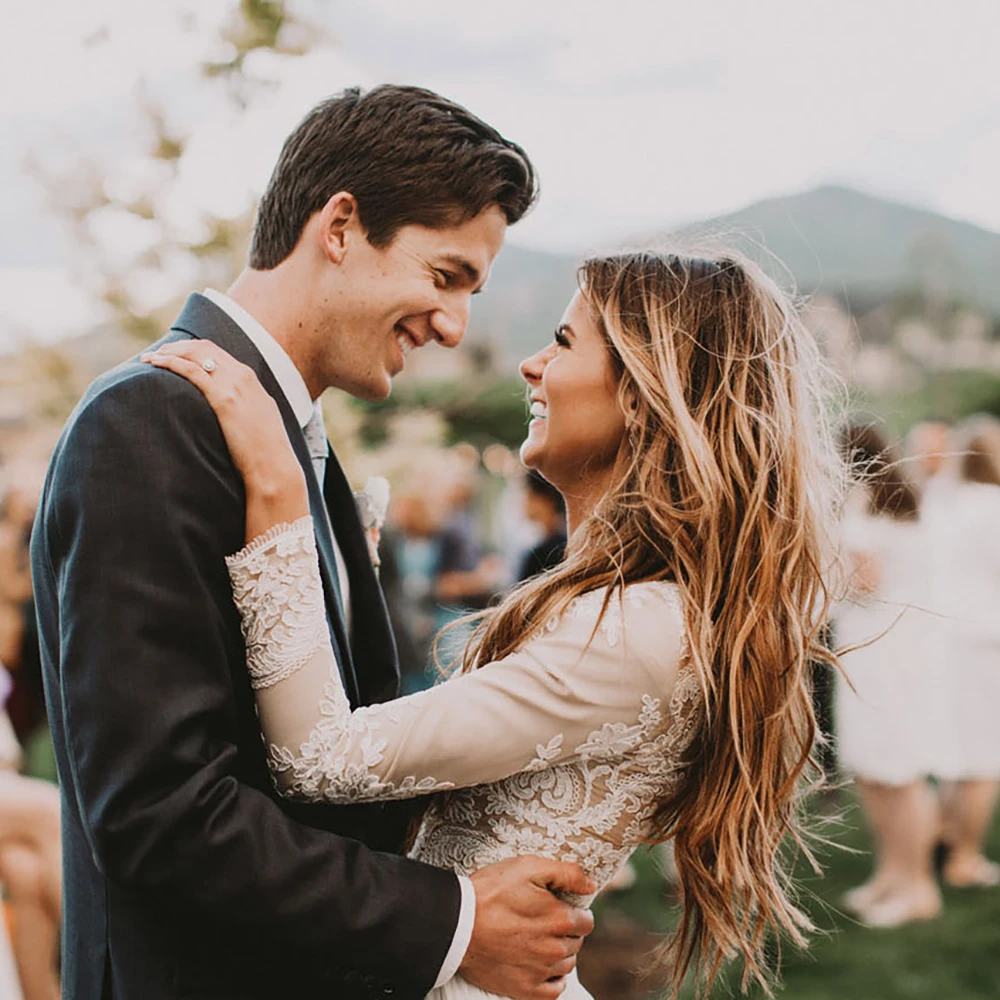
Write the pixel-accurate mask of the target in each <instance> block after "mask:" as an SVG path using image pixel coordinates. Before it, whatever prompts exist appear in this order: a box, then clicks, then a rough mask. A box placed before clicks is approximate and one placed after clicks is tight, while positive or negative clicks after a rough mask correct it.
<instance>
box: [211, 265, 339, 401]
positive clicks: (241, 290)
mask: <svg viewBox="0 0 1000 1000" xmlns="http://www.w3.org/2000/svg"><path fill="white" fill-rule="evenodd" d="M281 269H282V266H281V265H280V264H279V265H278V267H276V268H274V269H273V270H271V271H255V270H253V269H252V268H245V269H244V270H243V271H242V272H241V274H240V275H239V277H238V278H237V279H236V281H234V282H233V284H232V285H231V286H230V288H229V291H228V292H227V293H226V294H227V295H229V297H230V298H231V299H232V300H233V301H234V302H235V303H236V304H237V305H238V306H240V307H241V308H242V309H245V310H246V311H247V312H248V313H249V314H250V315H251V316H253V318H254V319H255V320H257V322H258V323H260V325H261V326H262V327H263V328H264V329H265V330H266V331H267V332H268V333H269V334H270V335H271V336H272V337H273V338H274V339H275V340H276V341H277V342H278V344H280V345H281V348H282V349H283V350H284V352H285V353H286V354H287V355H288V357H289V358H290V359H291V361H292V364H294V365H295V367H296V368H297V369H298V371H299V374H300V375H301V376H302V379H303V381H304V382H305V383H306V387H307V388H308V389H309V394H310V396H312V398H313V399H318V398H319V397H320V396H321V395H322V393H323V390H324V389H325V388H326V386H325V385H317V384H314V383H316V382H317V381H318V380H317V379H316V377H315V370H314V369H315V365H313V364H312V363H311V359H310V356H309V353H308V351H307V349H306V348H307V337H306V336H305V335H304V333H305V331H307V330H308V329H309V325H310V317H309V316H308V315H307V314H306V313H304V312H299V311H297V303H300V302H303V301H308V300H307V299H303V298H302V296H301V295H299V294H298V293H297V292H296V291H295V290H294V289H293V288H290V287H289V284H290V282H289V277H290V276H289V275H287V274H284V273H279V272H281Z"/></svg>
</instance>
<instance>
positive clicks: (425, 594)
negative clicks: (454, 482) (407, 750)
mask: <svg viewBox="0 0 1000 1000" xmlns="http://www.w3.org/2000/svg"><path fill="white" fill-rule="evenodd" d="M389 517H390V521H389V525H388V526H387V530H386V531H385V532H384V533H383V539H386V538H389V539H390V540H391V541H390V544H391V545H393V547H394V551H395V555H396V564H397V569H398V577H399V583H398V593H399V613H400V617H401V618H402V619H403V621H404V623H405V628H406V635H407V639H408V645H407V650H408V655H401V657H400V663H399V667H400V674H401V675H402V679H401V687H402V691H403V693H404V694H413V693H414V692H416V691H422V690H424V689H425V688H428V687H430V686H431V684H432V683H433V682H434V676H435V675H434V673H433V671H431V670H429V669H428V668H429V664H430V659H431V646H432V643H433V641H434V607H435V601H434V573H435V569H436V567H437V564H438V546H439V536H440V532H441V511H440V509H439V506H438V505H436V504H435V503H434V502H433V501H432V499H431V497H430V495H429V494H428V492H427V491H426V490H424V489H419V488H411V489H410V490H407V491H404V492H401V493H399V494H398V495H396V496H394V497H393V500H392V504H391V506H390V508H389ZM401 652H403V651H401Z"/></svg>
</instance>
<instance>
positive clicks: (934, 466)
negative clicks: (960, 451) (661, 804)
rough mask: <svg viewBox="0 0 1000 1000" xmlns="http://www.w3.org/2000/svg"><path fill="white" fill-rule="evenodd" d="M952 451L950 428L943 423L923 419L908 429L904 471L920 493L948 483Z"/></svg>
mask: <svg viewBox="0 0 1000 1000" xmlns="http://www.w3.org/2000/svg"><path fill="white" fill-rule="evenodd" d="M951 450H952V441H951V428H950V427H949V426H948V425H947V424H946V423H945V422H944V421H942V420H925V421H923V422H922V423H919V424H914V425H913V427H911V428H910V430H909V432H908V433H907V435H906V456H907V463H906V471H907V474H908V475H909V477H910V479H911V480H912V481H913V482H915V483H916V485H917V487H918V488H919V489H920V491H921V493H923V494H926V493H928V490H929V488H933V489H937V488H938V487H941V486H944V485H946V484H947V482H948V481H949V479H950V476H949V475H948V472H949V468H950V463H949V462H948V457H949V455H950V453H951Z"/></svg>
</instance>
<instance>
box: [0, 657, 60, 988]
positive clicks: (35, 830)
mask: <svg viewBox="0 0 1000 1000" xmlns="http://www.w3.org/2000/svg"><path fill="white" fill-rule="evenodd" d="M10 687H11V682H10V677H9V675H8V674H7V671H6V670H5V669H4V667H3V665H2V664H0V886H2V888H3V890H4V891H5V893H6V896H7V899H8V901H9V903H10V905H11V908H12V909H13V911H14V931H13V934H12V936H11V937H12V940H11V944H12V946H13V952H14V960H15V962H16V963H17V972H18V976H19V978H20V981H21V992H22V993H23V995H24V1000H59V974H58V972H57V961H58V958H57V952H58V942H59V922H60V917H61V913H62V885H61V877H62V848H61V843H60V823H59V791H58V789H56V787H55V786H54V785H51V784H49V783H48V782H46V781H38V780H36V779H34V778H26V777H24V776H23V775H22V774H20V773H19V772H18V768H19V766H20V762H21V746H20V744H19V743H18V741H17V736H15V734H14V729H13V726H11V723H10V719H9V717H8V716H7V712H6V709H5V707H4V706H5V705H6V701H7V696H8V694H9V693H10ZM4 933H5V930H4V928H3V927H0V934H4Z"/></svg>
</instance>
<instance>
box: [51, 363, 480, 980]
mask: <svg viewBox="0 0 1000 1000" xmlns="http://www.w3.org/2000/svg"><path fill="white" fill-rule="evenodd" d="M243 517H244V512H243V494H242V486H241V484H240V481H239V477H238V476H237V475H236V474H235V471H234V470H233V468H232V465H231V462H230V459H229V455H228V452H227V450H226V447H225V443H224V441H223V438H222V434H221V432H220V430H219V427H218V424H217V423H216V421H215V417H214V416H213V414H212V412H211V410H210V409H209V407H208V405H207V404H206V403H205V401H204V399H203V398H202V396H201V394H200V393H199V392H198V391H197V390H196V389H194V387H193V386H190V385H189V384H188V383H187V382H185V381H184V380H182V379H179V378H177V377H176V376H174V375H171V374H169V373H164V372H157V371H155V370H154V369H143V370H142V371H141V372H139V373H136V374H134V375H126V376H125V377H124V378H123V379H121V380H120V381H118V382H117V383H115V384H113V385H111V386H110V387H108V388H106V389H105V390H104V391H103V392H102V393H101V394H100V395H98V396H97V397H96V398H95V399H93V400H92V401H91V402H90V403H89V404H87V405H86V407H85V408H84V409H83V411H82V412H81V413H80V414H79V415H78V416H77V418H76V420H75V423H74V425H73V428H72V429H71V431H70V432H69V435H68V438H67V440H66V442H65V444H64V447H63V449H62V451H61V453H60V456H59V458H58V459H57V464H56V467H55V468H54V471H53V481H52V485H51V489H50V493H49V503H48V507H47V510H46V513H45V517H44V530H45V533H46V541H47V548H48V552H49V555H50V560H51V562H52V566H51V569H52V571H53V573H54V575H55V578H56V580H57V581H58V587H59V606H60V614H61V620H60V633H61V635H60V638H61V663H60V671H61V678H60V681H61V702H60V704H59V706H58V709H59V711H60V712H61V714H62V721H63V723H64V726H65V732H66V738H67V742H68V745H69V759H70V761H71V774H70V775H69V778H70V779H71V784H72V788H71V789H70V790H68V794H71V795H73V796H75V798H76V801H77V803H78V806H79V812H80V815H81V817H82V820H83V823H84V826H85V832H86V835H87V837H88V839H89V842H90V846H91V850H92V852H93V855H94V858H95V860H96V862H97V864H98V865H99V866H100V868H101V869H102V870H103V871H104V873H105V874H106V876H107V877H108V878H109V879H111V880H113V881H115V882H117V883H119V884H121V885H124V886H127V887H129V888H130V889H132V890H136V891H139V892H145V893H149V894H150V895H151V896H152V897H155V898H157V899H159V900H160V901H161V902H162V903H163V904H164V905H167V906H170V907H171V908H173V909H176V910H178V911H180V912H181V913H183V912H184V911H189V912H191V913H192V914H197V915H198V916H199V917H200V918H202V919H207V920H208V921H211V922H212V923H214V924H215V925H216V926H217V927H218V928H220V929H229V930H230V931H231V932H232V933H233V935H234V936H236V937H237V938H238V939H239V940H240V942H241V943H243V944H246V943H247V942H248V941H250V942H253V943H255V944H256V945H258V946H259V952H258V954H259V955H260V960H261V962H262V963H267V964H272V963H274V962H277V961H282V962H288V961H296V962H307V963H308V964H309V965H310V966H313V967H315V968H316V969H317V974H318V975H320V974H324V972H325V974H326V975H327V976H328V977H329V978H331V979H333V980H336V978H338V970H341V969H344V968H349V969H357V970H361V971H364V972H370V973H373V974H377V976H378V978H379V979H380V980H382V981H385V982H387V983H394V984H396V985H397V986H402V985H405V986H406V987H408V988H412V989H413V990H414V992H416V991H418V990H426V989H429V988H430V987H431V986H432V985H433V983H434V981H435V979H436V977H437V975H438V972H439V969H440V967H441V965H442V963H443V961H444V959H445V956H446V953H447V952H448V950H449V947H450V946H451V944H452V940H453V936H454V933H455V929H456V925H457V922H458V915H459V908H460V889H459V883H458V881H457V879H456V878H455V876H454V875H453V874H451V873H447V872H443V871H439V870H437V869H434V868H431V867H428V866H425V865H422V864H418V863H415V862H411V861H407V860H405V859H401V858H397V857H392V856H389V855H383V854H376V853H374V852H372V851H369V850H368V849H366V848H365V847H364V846H363V845H361V844H359V843H357V842H354V841H351V840H347V839H345V838H340V837H336V836H333V835H331V834H328V833H325V832H322V831H318V830H314V829H311V828H309V827H305V826H302V825H299V824H296V823H295V822H293V821H292V820H291V819H289V818H288V817H287V816H286V815H285V814H284V813H283V812H282V811H281V809H280V808H279V806H278V805H277V804H276V803H275V802H273V801H272V800H271V799H270V798H269V797H268V796H267V795H266V794H264V793H262V792H261V791H259V790H257V789H255V788H253V787H251V786H249V785H247V784H245V783H244V782H243V781H242V780H241V777H240V775H241V771H242V770H243V769H244V768H245V762H241V760H240V755H239V752H238V749H237V747H238V741H239V732H238V725H239V720H238V713H237V709H236V698H237V694H236V692H235V691H234V688H233V684H232V678H231V664H232V663H233V660H234V657H240V659H242V653H243V646H242V639H241V637H240V635H239V631H238V624H237V623H238V618H237V616H236V612H235V609H233V608H232V606H231V602H230V599H229V593H230V590H229V580H228V576H227V573H226V567H225V562H224V556H225V555H226V554H227V551H233V550H234V549H236V548H238V547H239V545H240V544H241V543H242V534H243Z"/></svg>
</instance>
